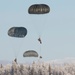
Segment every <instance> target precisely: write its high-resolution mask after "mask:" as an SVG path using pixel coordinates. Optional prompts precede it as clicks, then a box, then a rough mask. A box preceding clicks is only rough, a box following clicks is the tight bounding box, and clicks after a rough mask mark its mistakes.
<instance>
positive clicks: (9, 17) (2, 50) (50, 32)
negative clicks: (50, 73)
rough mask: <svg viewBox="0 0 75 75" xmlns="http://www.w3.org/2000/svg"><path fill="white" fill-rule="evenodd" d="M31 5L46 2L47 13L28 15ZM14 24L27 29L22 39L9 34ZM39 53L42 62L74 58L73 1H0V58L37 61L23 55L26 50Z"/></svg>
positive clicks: (74, 9) (74, 28)
mask: <svg viewBox="0 0 75 75" xmlns="http://www.w3.org/2000/svg"><path fill="white" fill-rule="evenodd" d="M32 4H47V5H49V7H50V12H49V13H48V14H43V15H31V14H28V8H29V7H30V6H31V5H32ZM14 26H18V27H20V26H22V27H25V28H27V31H28V33H27V35H26V37H25V38H23V39H22V38H21V39H18V38H13V37H10V36H8V34H7V33H8V30H9V28H11V27H14ZM39 35H40V36H41V39H42V45H41V54H42V57H43V59H42V60H44V61H48V60H51V59H62V58H66V57H75V0H0V60H8V61H12V60H13V59H14V58H15V55H16V56H17V58H18V61H19V62H26V61H30V60H36V59H38V58H24V57H23V53H24V52H25V51H27V50H35V51H37V52H38V54H40V44H39V42H38V40H37V39H38V38H39Z"/></svg>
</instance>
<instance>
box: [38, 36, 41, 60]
mask: <svg viewBox="0 0 75 75" xmlns="http://www.w3.org/2000/svg"><path fill="white" fill-rule="evenodd" d="M38 41H39V43H40V45H39V46H40V57H39V58H40V59H41V58H42V56H41V45H42V41H41V37H39V38H38Z"/></svg>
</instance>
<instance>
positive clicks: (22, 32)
mask: <svg viewBox="0 0 75 75" xmlns="http://www.w3.org/2000/svg"><path fill="white" fill-rule="evenodd" d="M8 35H9V36H11V37H18V38H23V37H25V36H26V35H27V29H26V28H24V27H12V28H10V29H9V30H8Z"/></svg>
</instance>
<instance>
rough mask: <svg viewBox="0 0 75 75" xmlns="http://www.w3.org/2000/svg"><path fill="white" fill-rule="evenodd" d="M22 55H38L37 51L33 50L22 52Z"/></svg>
mask: <svg viewBox="0 0 75 75" xmlns="http://www.w3.org/2000/svg"><path fill="white" fill-rule="evenodd" d="M23 57H38V53H37V52H36V51H34V50H28V51H26V52H24V54H23Z"/></svg>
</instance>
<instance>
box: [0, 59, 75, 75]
mask: <svg viewBox="0 0 75 75" xmlns="http://www.w3.org/2000/svg"><path fill="white" fill-rule="evenodd" d="M0 75H75V59H68V58H67V59H63V60H50V61H46V62H44V61H38V62H33V63H32V64H18V63H16V62H14V61H13V62H12V64H7V65H2V64H1V65H0Z"/></svg>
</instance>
